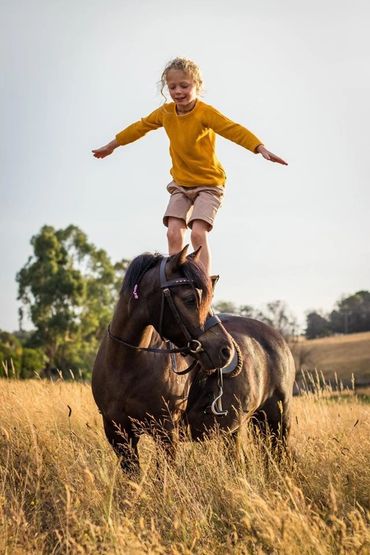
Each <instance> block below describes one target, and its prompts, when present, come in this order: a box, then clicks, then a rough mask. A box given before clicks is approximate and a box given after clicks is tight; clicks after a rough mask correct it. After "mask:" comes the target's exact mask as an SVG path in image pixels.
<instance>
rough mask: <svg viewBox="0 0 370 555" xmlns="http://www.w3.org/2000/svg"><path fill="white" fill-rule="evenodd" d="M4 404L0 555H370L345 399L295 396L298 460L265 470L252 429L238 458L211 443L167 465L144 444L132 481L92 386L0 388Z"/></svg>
mask: <svg viewBox="0 0 370 555" xmlns="http://www.w3.org/2000/svg"><path fill="white" fill-rule="evenodd" d="M0 401H1V402H0V438H1V447H0V503H1V506H0V522H1V530H0V552H6V553H12V554H13V553H27V554H28V553H35V554H36V553H86V554H87V553H89V554H91V553H107V554H108V553H109V554H111V553H130V554H131V553H138V554H139V553H166V554H167V553H173V554H190V553H236V554H239V553H240V554H241V553H260V554H264V553H284V554H293V553H294V554H298V553H299V554H302V553H303V554H305V553H307V554H312V553H328V554H329V553H333V554H334V553H335V554H337V553H343V554H347V553H364V554H365V553H368V552H369V549H370V543H369V541H370V540H369V529H368V523H369V514H368V512H367V511H368V510H369V506H370V502H369V492H370V473H369V468H370V449H369V447H370V439H369V438H370V435H369V412H370V411H369V405H368V404H365V403H363V402H362V401H361V400H360V399H358V398H357V397H356V396H355V395H354V394H353V392H348V391H347V392H342V394H341V396H340V397H337V398H334V397H333V392H332V391H331V390H330V389H329V388H327V389H325V388H324V389H320V388H317V389H316V390H315V391H314V392H313V393H310V394H306V395H304V396H302V397H299V398H295V399H294V411H293V413H294V415H293V429H292V435H291V440H290V445H291V450H292V452H293V457H292V458H289V459H286V460H283V461H281V462H280V464H276V462H275V461H273V460H271V461H270V464H269V465H268V469H267V468H266V465H265V462H264V461H265V456H264V455H263V453H264V448H263V446H261V445H258V443H256V442H255V441H253V439H252V438H251V436H250V434H249V432H248V430H247V429H244V430H243V435H242V441H241V444H242V446H243V449H240V450H239V452H238V453H237V455H236V456H228V452H227V450H226V449H225V445H224V442H223V441H222V438H221V437H216V438H215V439H214V440H212V441H208V442H206V443H203V444H194V443H184V444H182V445H180V447H179V450H178V457H177V461H176V464H174V465H173V466H170V467H169V466H166V465H165V464H164V461H163V454H162V453H157V452H156V449H155V446H154V444H153V442H152V441H151V440H150V439H149V438H146V437H145V438H143V439H142V440H141V441H140V456H141V460H142V473H141V476H140V477H139V478H138V479H137V480H133V479H130V478H129V477H128V476H125V475H123V474H122V473H121V470H120V468H119V465H118V464H117V460H116V458H115V455H114V454H113V452H112V450H111V448H110V447H109V445H108V444H107V442H106V439H105V437H104V434H103V431H102V425H101V421H100V416H99V414H98V411H97V409H96V407H95V405H94V402H93V400H92V397H91V391H90V387H89V385H84V384H81V383H77V382H68V383H67V382H63V381H57V382H54V383H51V382H45V381H36V380H32V381H16V380H11V379H8V380H5V379H4V380H1V381H0ZM158 460H159V461H160V462H161V463H162V464H160V470H158V469H157V462H158Z"/></svg>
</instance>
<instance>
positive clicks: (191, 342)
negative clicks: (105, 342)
mask: <svg viewBox="0 0 370 555" xmlns="http://www.w3.org/2000/svg"><path fill="white" fill-rule="evenodd" d="M167 261H168V258H163V259H162V260H161V264H160V268H159V281H160V288H161V289H162V301H161V312H160V319H159V330H158V333H159V335H160V336H161V338H162V339H163V340H164V341H166V340H165V339H164V338H163V336H162V327H163V320H164V312H165V307H166V306H167V305H168V307H169V308H170V310H171V313H172V315H173V317H174V318H175V320H176V323H177V325H178V326H179V328H180V329H181V331H182V333H183V335H184V337H185V340H186V341H187V344H186V345H184V346H183V347H174V348H169V349H163V348H157V347H139V346H137V345H132V344H131V343H128V342H127V341H124V340H123V339H122V338H121V337H118V336H116V335H113V334H112V332H111V331H110V325H109V326H108V335H109V337H110V338H111V339H113V340H114V341H117V342H118V343H121V344H122V345H125V346H126V347H129V348H131V349H135V350H137V351H147V352H150V353H165V354H171V353H181V354H182V355H195V354H197V353H200V352H202V351H204V349H203V345H202V343H201V341H200V340H199V338H200V337H201V336H202V335H203V334H204V333H205V332H206V331H207V330H209V329H210V328H211V327H213V326H216V325H220V324H221V320H220V318H219V317H218V316H216V315H215V314H212V315H211V316H209V317H208V318H207V320H206V322H205V324H204V327H203V329H201V330H200V332H199V333H198V334H196V335H195V336H193V335H192V334H191V333H190V331H189V330H188V328H187V326H186V324H185V322H184V321H183V319H182V317H181V314H180V312H179V310H178V308H177V306H176V304H175V302H174V300H173V296H172V292H171V288H172V287H178V286H182V285H190V286H191V287H193V288H194V282H193V280H191V279H188V278H175V279H171V280H167V278H166V264H167ZM141 277H142V276H141Z"/></svg>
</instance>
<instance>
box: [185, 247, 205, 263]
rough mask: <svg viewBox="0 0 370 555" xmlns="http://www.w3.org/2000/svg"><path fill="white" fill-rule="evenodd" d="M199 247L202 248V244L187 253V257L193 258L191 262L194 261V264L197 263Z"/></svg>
mask: <svg viewBox="0 0 370 555" xmlns="http://www.w3.org/2000/svg"><path fill="white" fill-rule="evenodd" d="M201 249H202V245H200V246H199V247H198V248H197V250H195V251H194V252H192V253H190V254H188V258H191V259H192V260H193V262H195V263H196V264H198V262H199V257H200V251H201Z"/></svg>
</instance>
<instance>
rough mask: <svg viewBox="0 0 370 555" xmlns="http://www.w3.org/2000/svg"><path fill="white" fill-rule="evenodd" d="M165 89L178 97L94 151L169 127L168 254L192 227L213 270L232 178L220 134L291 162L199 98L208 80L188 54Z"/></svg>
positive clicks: (172, 65)
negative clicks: (222, 158)
mask: <svg viewBox="0 0 370 555" xmlns="http://www.w3.org/2000/svg"><path fill="white" fill-rule="evenodd" d="M161 84H162V88H161V92H162V93H163V90H164V88H165V87H167V88H168V91H169V93H170V96H171V98H172V100H173V102H171V103H165V104H163V105H162V106H161V107H160V108H158V109H157V110H155V111H154V112H152V113H151V114H149V115H148V116H147V117H145V118H142V119H141V120H140V121H137V122H136V123H133V124H132V125H130V126H129V127H127V128H126V129H124V130H123V131H121V132H120V133H118V134H117V135H116V138H115V139H113V141H111V142H110V143H108V144H107V145H105V146H103V147H101V148H98V149H96V150H93V151H92V152H93V153H94V156H95V157H96V158H105V157H106V156H108V155H109V154H112V152H113V151H114V150H115V149H116V148H117V147H119V146H123V145H126V144H129V143H132V142H133V141H136V140H137V139H140V138H141V137H143V136H144V135H145V134H146V133H147V132H148V131H152V130H154V129H158V128H159V127H164V128H165V130H166V133H167V135H168V137H169V140H170V154H171V159H172V168H171V175H172V178H173V181H171V183H169V185H168V186H167V190H168V192H169V193H170V195H171V196H170V200H169V203H168V206H167V210H166V212H165V214H164V217H163V223H164V225H165V226H167V239H168V252H169V254H170V255H172V254H176V253H178V252H179V251H180V250H181V249H182V248H183V247H184V240H185V232H186V229H187V227H189V228H190V229H191V243H192V245H193V248H194V249H197V248H199V247H202V248H201V251H200V262H201V263H202V265H203V267H204V269H205V271H206V272H207V273H208V275H209V274H210V267H211V255H210V249H209V243H208V234H209V232H210V231H211V229H212V227H213V223H214V219H215V216H216V213H217V210H218V208H219V207H220V205H221V202H222V199H223V195H224V187H225V181H226V174H225V171H224V169H223V167H222V165H221V163H220V162H219V160H218V159H217V156H216V152H215V138H216V137H215V135H216V134H218V135H221V136H222V137H225V138H226V139H229V140H230V141H233V142H234V143H237V144H239V145H241V146H243V147H244V148H246V149H248V150H250V151H251V152H253V153H256V154H257V153H259V154H261V155H262V156H263V157H264V158H265V159H266V160H270V161H271V162H277V163H279V164H284V165H287V163H286V162H285V161H284V160H282V159H281V158H279V156H276V155H275V154H273V153H272V152H269V151H268V150H267V149H266V148H265V146H264V145H263V143H262V141H260V140H259V139H258V138H257V137H256V136H255V135H253V133H251V132H250V131H248V129H246V128H245V127H243V126H242V125H239V124H238V123H235V122H233V121H231V120H230V119H228V118H227V117H226V116H224V115H223V114H221V113H220V112H219V111H217V110H216V109H215V108H213V107H212V106H210V105H209V104H205V103H204V102H202V101H201V100H200V99H199V94H200V93H201V91H202V86H203V80H202V76H201V72H200V69H199V67H198V66H197V65H196V64H195V63H194V62H192V61H191V60H188V59H186V58H175V59H174V60H172V61H170V62H169V63H168V64H167V65H166V67H165V69H164V71H163V73H162V76H161Z"/></svg>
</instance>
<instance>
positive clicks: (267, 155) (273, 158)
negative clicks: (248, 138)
mask: <svg viewBox="0 0 370 555" xmlns="http://www.w3.org/2000/svg"><path fill="white" fill-rule="evenodd" d="M256 152H259V153H260V154H262V156H263V157H264V158H266V160H270V162H277V163H278V164H283V166H287V165H288V162H285V160H283V159H282V158H279V156H276V154H273V152H270V151H269V150H267V148H265V147H264V146H263V145H259V146H258V147H257V149H256Z"/></svg>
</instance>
